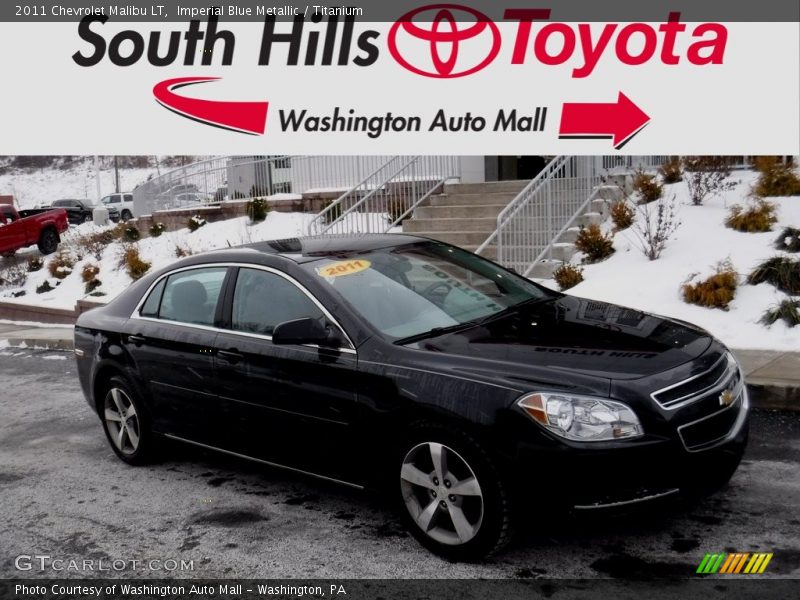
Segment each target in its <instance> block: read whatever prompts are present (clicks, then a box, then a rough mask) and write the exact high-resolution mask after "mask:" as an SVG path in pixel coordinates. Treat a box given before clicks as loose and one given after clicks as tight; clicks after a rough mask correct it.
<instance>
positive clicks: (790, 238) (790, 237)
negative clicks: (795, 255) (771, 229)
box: [775, 227, 800, 252]
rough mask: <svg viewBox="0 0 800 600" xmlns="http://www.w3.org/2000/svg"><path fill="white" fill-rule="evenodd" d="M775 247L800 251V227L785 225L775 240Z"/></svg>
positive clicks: (787, 250)
mask: <svg viewBox="0 0 800 600" xmlns="http://www.w3.org/2000/svg"><path fill="white" fill-rule="evenodd" d="M775 247H776V248H777V249H778V250H785V251H786V252H800V229H795V228H794V227H786V228H785V229H784V230H783V231H782V232H781V234H780V235H779V236H778V239H777V240H775Z"/></svg>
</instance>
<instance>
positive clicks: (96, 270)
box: [81, 263, 100, 283]
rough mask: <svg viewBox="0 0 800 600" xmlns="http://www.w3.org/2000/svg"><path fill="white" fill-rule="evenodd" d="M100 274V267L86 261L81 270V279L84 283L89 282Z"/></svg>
mask: <svg viewBox="0 0 800 600" xmlns="http://www.w3.org/2000/svg"><path fill="white" fill-rule="evenodd" d="M99 274H100V267H99V266H97V265H93V264H92V263H86V264H85V265H84V266H83V270H82V271H81V279H83V282H84V283H89V282H90V281H91V280H92V279H96V278H97V276H98V275H99Z"/></svg>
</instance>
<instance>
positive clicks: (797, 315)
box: [760, 298, 800, 327]
mask: <svg viewBox="0 0 800 600" xmlns="http://www.w3.org/2000/svg"><path fill="white" fill-rule="evenodd" d="M780 319H783V320H784V321H785V322H786V324H787V325H788V326H789V327H794V326H795V325H800V299H797V298H787V299H786V300H784V301H783V302H779V303H778V304H776V305H775V306H773V307H772V308H769V309H767V310H766V311H765V312H764V315H763V316H762V317H761V320H760V322H761V323H763V324H764V325H767V326H770V325H772V324H774V323H775V322H776V321H778V320H780Z"/></svg>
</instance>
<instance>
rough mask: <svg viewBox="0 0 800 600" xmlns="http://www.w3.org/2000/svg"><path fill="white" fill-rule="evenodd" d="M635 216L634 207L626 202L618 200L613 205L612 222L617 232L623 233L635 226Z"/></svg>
mask: <svg viewBox="0 0 800 600" xmlns="http://www.w3.org/2000/svg"><path fill="white" fill-rule="evenodd" d="M635 214H636V213H635V212H634V210H633V207H632V206H631V205H630V204H628V203H627V202H626V201H625V200H617V201H616V202H614V203H613V204H611V221H612V222H613V223H614V229H616V230H617V231H622V230H623V229H627V228H628V227H630V226H631V225H633V217H634V215H635Z"/></svg>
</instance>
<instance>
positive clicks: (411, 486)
mask: <svg viewBox="0 0 800 600" xmlns="http://www.w3.org/2000/svg"><path fill="white" fill-rule="evenodd" d="M400 487H401V491H402V494H403V501H404V502H405V505H406V508H407V509H408V512H409V514H410V515H411V518H412V519H413V521H414V522H415V523H416V524H417V526H418V527H419V528H420V529H422V531H423V532H425V534H426V535H427V536H428V537H430V538H431V539H433V540H435V541H437V542H439V543H441V544H447V545H450V546H458V545H462V544H466V543H467V542H469V541H470V540H472V539H473V538H474V537H475V536H476V535H477V534H478V531H479V530H480V527H481V523H482V522H483V511H484V502H483V493H482V492H481V486H480V484H479V483H478V478H477V477H476V476H475V473H474V471H473V470H472V468H471V467H470V466H469V464H468V463H467V461H466V460H464V458H463V457H462V456H461V455H460V454H458V452H456V451H455V450H453V449H452V448H449V447H447V446H445V445H444V444H440V443H437V442H424V443H421V444H418V445H416V446H414V447H413V448H412V449H411V450H410V451H409V452H408V454H406V457H405V458H404V459H403V465H402V467H401V469H400Z"/></svg>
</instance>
